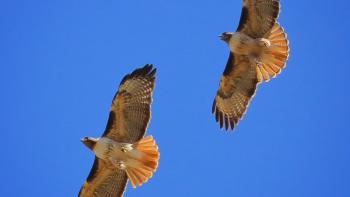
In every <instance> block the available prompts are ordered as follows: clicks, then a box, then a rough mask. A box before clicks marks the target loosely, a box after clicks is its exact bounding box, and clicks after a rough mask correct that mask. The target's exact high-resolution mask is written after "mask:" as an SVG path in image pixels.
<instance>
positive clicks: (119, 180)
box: [78, 157, 127, 197]
mask: <svg viewBox="0 0 350 197" xmlns="http://www.w3.org/2000/svg"><path fill="white" fill-rule="evenodd" d="M126 182H127V176H126V173H125V171H123V170H119V169H109V168H107V165H106V164H105V162H104V161H103V160H101V159H98V158H97V157H96V158H95V161H94V164H93V166H92V169H91V171H90V174H89V176H88V178H87V179H86V181H85V182H84V184H83V186H82V187H81V189H80V192H79V195H78V197H120V196H122V195H123V192H124V189H125V185H126Z"/></svg>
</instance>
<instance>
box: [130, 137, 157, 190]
mask: <svg viewBox="0 0 350 197" xmlns="http://www.w3.org/2000/svg"><path fill="white" fill-rule="evenodd" d="M133 146H134V148H135V151H136V154H135V155H134V156H133V157H134V159H135V161H136V162H132V163H133V164H131V165H127V166H126V169H125V171H126V174H127V175H128V178H129V180H130V183H131V186H132V187H133V188H135V187H136V186H141V185H142V184H143V183H145V182H146V181H147V180H148V179H149V178H151V177H152V175H153V172H155V171H156V169H157V167H158V160H159V152H158V146H157V144H156V142H155V141H154V139H153V137H152V136H146V137H144V138H142V139H141V140H140V141H139V142H137V143H135V144H134V145H133Z"/></svg>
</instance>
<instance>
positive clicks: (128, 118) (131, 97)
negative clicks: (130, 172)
mask: <svg viewBox="0 0 350 197" xmlns="http://www.w3.org/2000/svg"><path fill="white" fill-rule="evenodd" d="M155 73H156V69H153V66H152V65H149V64H147V65H146V66H144V67H143V68H139V69H136V70H134V71H133V72H132V73H131V74H128V75H126V76H125V77H124V78H123V80H122V81H121V83H120V85H119V89H118V92H117V93H116V94H115V96H114V98H113V101H112V106H111V109H110V113H109V118H108V123H107V127H106V130H105V132H104V134H103V137H109V138H111V139H113V140H115V141H117V142H126V143H135V142H137V141H139V140H140V139H141V138H142V137H143V135H144V134H145V131H146V128H147V125H148V122H149V119H150V117H151V102H152V92H153V88H154V81H155Z"/></svg>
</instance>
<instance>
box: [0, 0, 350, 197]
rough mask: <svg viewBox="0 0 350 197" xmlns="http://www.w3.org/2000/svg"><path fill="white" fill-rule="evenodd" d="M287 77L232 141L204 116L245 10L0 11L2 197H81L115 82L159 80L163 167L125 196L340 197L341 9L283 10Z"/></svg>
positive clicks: (307, 5) (226, 0)
mask: <svg viewBox="0 0 350 197" xmlns="http://www.w3.org/2000/svg"><path fill="white" fill-rule="evenodd" d="M281 3H282V12H281V14H280V17H279V22H280V23H281V24H282V26H283V27H284V28H285V30H286V31H287V33H288V36H289V39H290V46H291V53H290V58H289V60H288V63H287V67H286V69H284V70H283V72H282V73H281V74H280V75H279V76H278V77H277V78H275V79H273V80H272V81H270V82H269V83H265V84H262V85H261V86H260V87H259V89H258V92H257V94H256V96H255V98H254V99H253V101H252V103H251V105H250V107H249V109H248V112H247V114H246V116H245V117H244V119H243V120H242V121H241V122H240V124H239V126H238V127H237V129H236V131H235V132H233V133H225V132H223V131H220V130H219V128H218V125H217V124H216V123H215V121H214V117H213V115H212V114H211V105H212V101H213V98H214V95H215V93H216V89H217V87H218V83H219V77H220V75H221V73H222V72H223V70H224V66H225V64H226V60H227V55H228V48H227V46H226V45H225V43H224V42H222V41H220V40H219V38H218V35H219V34H220V33H221V32H224V31H233V30H235V29H236V27H237V24H238V21H239V16H240V12H241V6H242V5H241V4H242V2H241V0H215V1H214V0H213V1H203V0H168V1H163V0H134V1H120V0H84V1H82V0H81V1H79V0H52V1H47V0H32V1H20V0H11V1H10V0H9V1H6V0H3V1H0V29H1V30H0V88H1V96H0V100H1V102H0V107H1V110H0V117H1V124H0V131H1V138H2V141H1V145H2V148H1V150H2V151H1V153H2V155H1V162H0V167H1V169H2V173H1V180H0V190H1V196H28V197H32V196H33V197H34V196H35V197H38V196H50V197H62V196H77V193H78V191H79V189H80V186H81V184H82V183H83V181H84V180H85V178H86V177H87V175H88V173H89V171H90V168H91V165H92V162H93V158H94V156H93V154H92V153H91V152H90V151H89V150H88V149H87V148H86V147H85V146H84V145H83V144H82V143H81V142H80V138H81V137H83V136H99V135H101V134H102V132H103V130H104V128H105V124H106V122H107V116H108V110H109V106H110V102H111V99H112V97H113V95H114V93H115V91H116V89H117V87H118V84H119V82H120V80H121V78H122V77H123V76H124V75H125V74H127V73H128V72H130V71H132V70H133V69H135V68H136V67H140V66H143V65H144V64H146V63H152V64H154V65H155V66H156V67H157V68H158V73H157V81H156V88H155V91H154V95H153V98H154V102H153V106H152V109H153V116H152V120H151V123H150V126H149V129H148V134H152V135H153V136H154V137H155V139H156V140H157V142H158V144H159V148H160V151H161V158H160V165H159V168H158V171H157V172H156V173H155V174H154V176H153V178H152V179H150V180H149V182H148V183H147V184H145V185H143V187H141V188H137V189H132V188H131V187H130V186H129V185H128V188H127V191H126V194H125V196H159V197H163V196H168V197H170V196H238V197H281V196H283V197H296V196H298V197H304V196H305V197H310V196H317V197H329V196H336V197H346V196H350V187H349V185H350V169H349V166H350V142H349V141H350V130H349V127H348V123H349V121H350V115H349V114H350V104H349V101H350V95H349V85H348V84H349V81H348V79H349V77H348V76H349V73H350V68H349V67H350V63H349V62H350V61H349V46H348V44H350V39H349V30H350V22H349V18H350V14H349V10H348V7H349V6H350V3H349V2H348V1H346V0H340V1H337V2H336V3H335V2H333V3H332V1H326V0H319V1H314V0H310V1H286V0H283V1H282V2H281Z"/></svg>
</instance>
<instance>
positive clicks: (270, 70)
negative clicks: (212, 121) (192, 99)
mask: <svg viewBox="0 0 350 197" xmlns="http://www.w3.org/2000/svg"><path fill="white" fill-rule="evenodd" d="M279 11H280V3H279V0H243V8H242V13H241V18H240V22H239V25H238V28H237V30H236V32H224V33H222V34H221V35H220V38H221V40H223V41H225V42H226V43H227V44H228V47H229V49H230V54H229V58H228V61H227V63H226V68H225V70H224V73H223V75H222V76H221V79H220V84H219V88H218V91H217V93H216V96H215V99H214V102H213V107H212V113H214V114H215V117H216V122H219V123H220V128H223V127H224V128H225V129H226V130H228V129H229V128H230V129H231V130H233V129H234V127H235V125H237V123H238V121H239V120H240V119H241V118H242V117H243V115H244V113H245V112H246V110H247V107H248V105H249V102H250V100H251V99H252V97H253V96H254V94H255V91H256V88H257V85H258V84H259V83H261V82H263V81H269V79H270V77H275V76H276V75H277V74H279V73H280V72H281V69H282V68H283V67H284V66H285V62H286V61H287V58H288V55H289V46H288V45H289V42H288V40H287V34H286V33H285V32H284V30H283V28H282V27H281V26H280V25H279V24H278V23H277V21H276V19H277V17H278V15H279Z"/></svg>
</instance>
